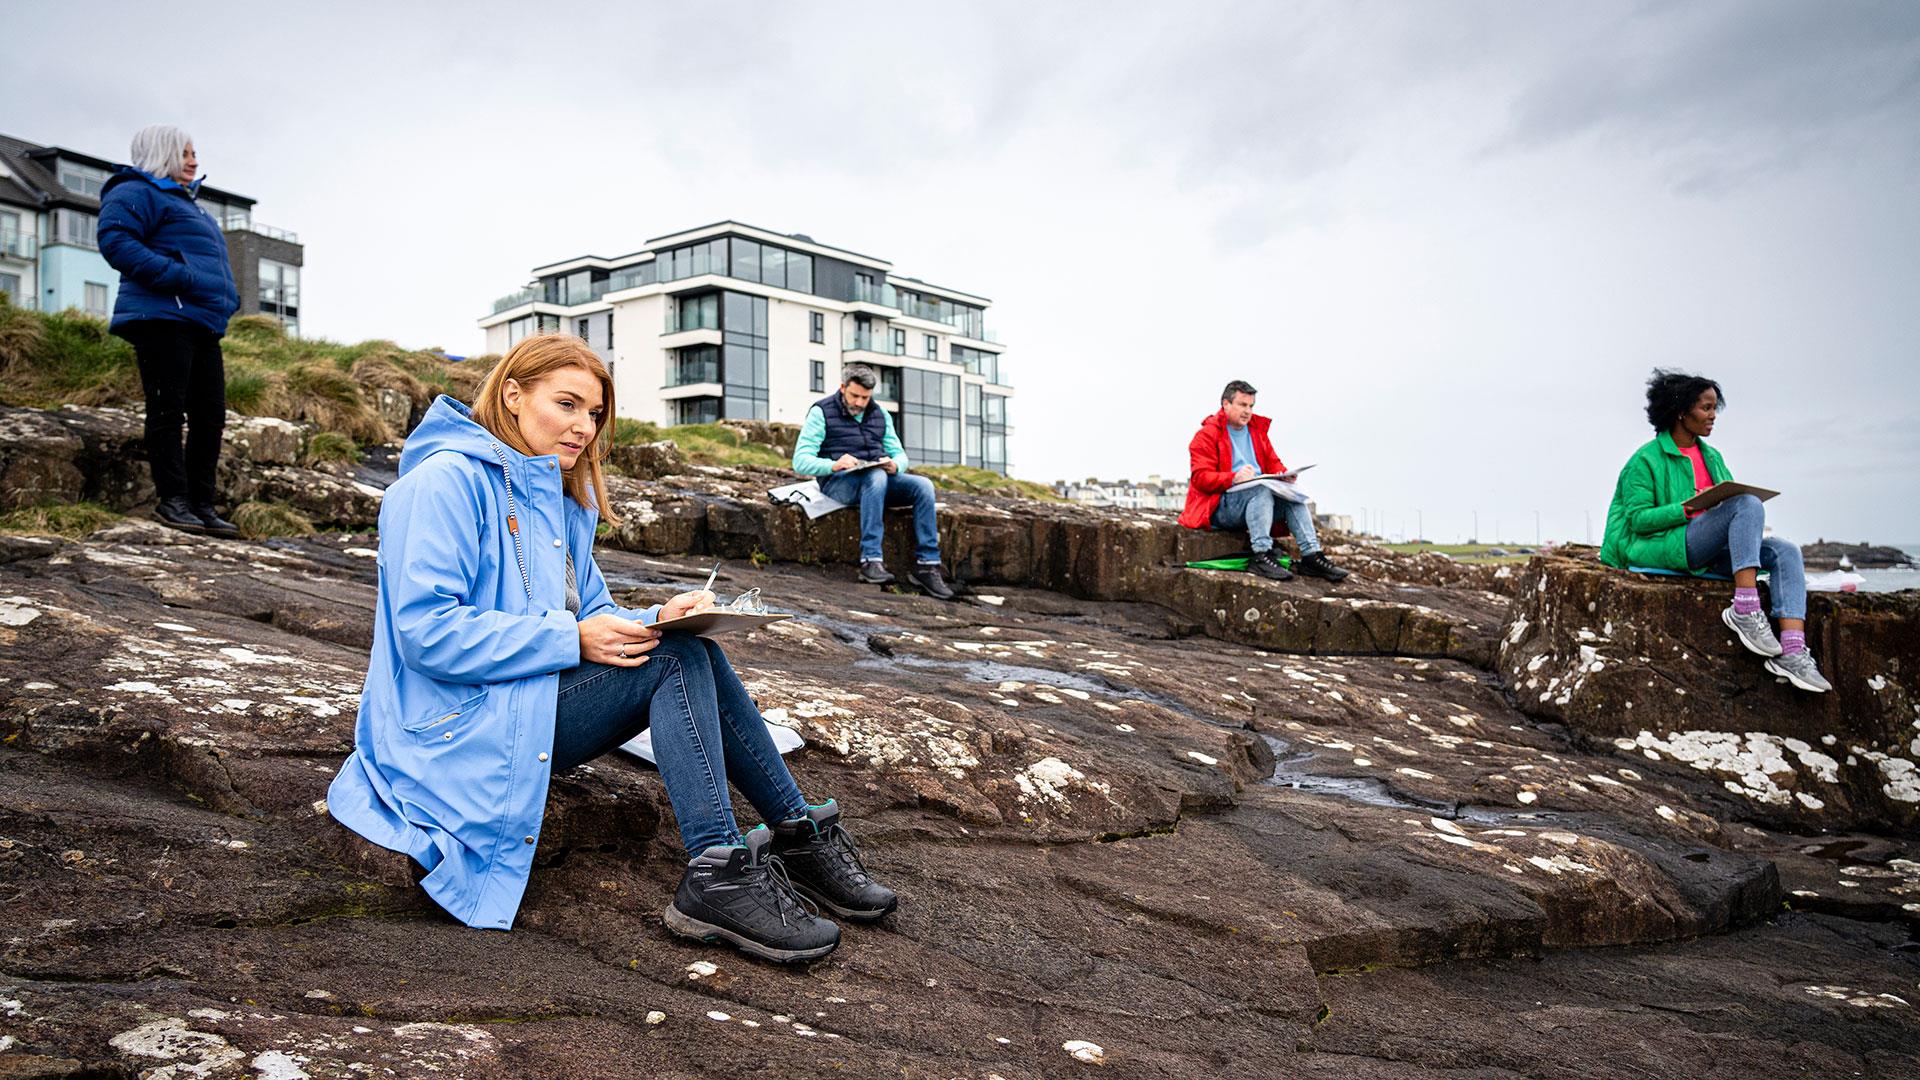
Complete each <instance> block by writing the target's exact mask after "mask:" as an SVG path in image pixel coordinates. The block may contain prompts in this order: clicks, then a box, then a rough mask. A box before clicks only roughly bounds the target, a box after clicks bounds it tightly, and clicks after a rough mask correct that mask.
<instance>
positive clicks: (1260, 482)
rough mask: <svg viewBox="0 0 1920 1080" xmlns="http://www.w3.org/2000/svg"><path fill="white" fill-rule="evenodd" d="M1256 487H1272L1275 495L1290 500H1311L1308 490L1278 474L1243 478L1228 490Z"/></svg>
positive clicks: (1301, 501) (1302, 501)
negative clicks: (1301, 488) (1282, 478)
mask: <svg viewBox="0 0 1920 1080" xmlns="http://www.w3.org/2000/svg"><path fill="white" fill-rule="evenodd" d="M1255 487H1263V488H1271V489H1272V491H1273V493H1274V495H1276V496H1277V497H1279V498H1282V499H1285V500H1287V501H1288V502H1297V503H1304V502H1310V501H1311V500H1310V499H1309V498H1308V497H1307V493H1306V492H1304V491H1301V490H1300V489H1299V488H1298V487H1295V486H1294V485H1292V484H1289V483H1287V482H1286V481H1285V480H1281V479H1279V478H1278V477H1277V476H1272V475H1269V476H1256V477H1254V478H1253V479H1251V480H1242V481H1240V482H1239V483H1237V484H1235V485H1233V486H1232V487H1230V488H1228V489H1227V490H1228V491H1245V490H1247V489H1248V488H1255Z"/></svg>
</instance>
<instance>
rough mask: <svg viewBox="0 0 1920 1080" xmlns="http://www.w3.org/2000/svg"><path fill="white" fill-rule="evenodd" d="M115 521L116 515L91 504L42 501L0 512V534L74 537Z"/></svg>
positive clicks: (117, 517) (73, 538)
mask: <svg viewBox="0 0 1920 1080" xmlns="http://www.w3.org/2000/svg"><path fill="white" fill-rule="evenodd" d="M119 520H120V515H119V514H116V513H114V512H113V511H111V510H109V509H107V508H106V507H104V506H100V505H98V504H95V503H89V502H82V503H54V502H43V503H39V504H37V505H34V506H25V507H21V508H20V509H18V510H12V511H9V512H7V513H5V514H0V533H8V534H11V535H14V536H64V537H66V538H68V539H70V540H78V539H80V538H81V537H83V536H89V535H91V534H93V533H96V532H98V531H100V530H101V529H104V528H106V527H107V526H108V525H111V524H113V523H114V522H116V521H119Z"/></svg>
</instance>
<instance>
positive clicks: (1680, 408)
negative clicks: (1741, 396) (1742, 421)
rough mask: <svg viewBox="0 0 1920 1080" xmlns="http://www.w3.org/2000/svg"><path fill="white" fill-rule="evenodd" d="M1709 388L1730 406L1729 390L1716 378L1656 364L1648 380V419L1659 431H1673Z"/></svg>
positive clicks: (1722, 402)
mask: <svg viewBox="0 0 1920 1080" xmlns="http://www.w3.org/2000/svg"><path fill="white" fill-rule="evenodd" d="M1709 390H1711V391H1713V394H1714V396H1715V397H1717V398H1719V399H1720V407H1721V408H1723V409H1724V408H1726V406H1727V392H1726V391H1725V390H1722V389H1720V384H1719V383H1717V382H1714V381H1713V380H1712V379H1709V378H1707V377H1706V376H1704V375H1689V374H1687V373H1686V372H1684V371H1673V370H1670V369H1668V368H1654V369H1653V378H1651V379H1648V380H1647V423H1649V424H1652V425H1653V430H1655V431H1672V430H1673V425H1675V424H1677V423H1679V422H1680V418H1681V417H1682V416H1685V415H1687V411H1688V410H1689V409H1692V408H1693V405H1694V402H1697V401H1699V400H1700V395H1701V394H1704V393H1706V392H1707V391H1709Z"/></svg>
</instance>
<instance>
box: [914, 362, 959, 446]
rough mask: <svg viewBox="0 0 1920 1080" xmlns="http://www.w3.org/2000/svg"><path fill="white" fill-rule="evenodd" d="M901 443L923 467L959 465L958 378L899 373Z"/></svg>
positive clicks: (920, 372)
mask: <svg viewBox="0 0 1920 1080" xmlns="http://www.w3.org/2000/svg"><path fill="white" fill-rule="evenodd" d="M900 381H901V391H902V397H901V399H900V427H901V433H900V441H901V442H902V443H904V444H905V445H906V448H907V456H908V457H910V458H912V459H913V460H914V461H915V462H918V463H921V464H926V465H958V464H959V463H960V376H958V375H942V374H940V373H938V372H934V371H921V370H919V369H917V368H908V369H906V370H903V371H902V372H901V373H900Z"/></svg>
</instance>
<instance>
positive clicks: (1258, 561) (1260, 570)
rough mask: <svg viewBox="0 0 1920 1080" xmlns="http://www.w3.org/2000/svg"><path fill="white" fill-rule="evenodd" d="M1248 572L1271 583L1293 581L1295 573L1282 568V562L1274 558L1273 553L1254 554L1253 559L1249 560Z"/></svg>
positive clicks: (1257, 552)
mask: <svg viewBox="0 0 1920 1080" xmlns="http://www.w3.org/2000/svg"><path fill="white" fill-rule="evenodd" d="M1247 570H1248V571H1249V572H1250V573H1255V574H1258V575H1260V576H1261V577H1263V578H1266V579H1268V580H1270V581H1292V580H1293V571H1291V570H1288V569H1287V568H1286V567H1284V566H1281V565H1280V560H1278V559H1276V558H1274V557H1273V552H1271V551H1256V552H1254V553H1253V557H1252V558H1250V559H1248V560H1247Z"/></svg>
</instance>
